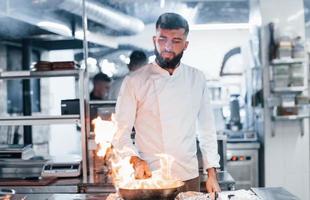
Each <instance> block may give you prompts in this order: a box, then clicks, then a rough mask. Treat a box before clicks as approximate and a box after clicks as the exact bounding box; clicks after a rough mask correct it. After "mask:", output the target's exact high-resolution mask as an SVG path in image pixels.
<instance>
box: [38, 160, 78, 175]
mask: <svg viewBox="0 0 310 200" xmlns="http://www.w3.org/2000/svg"><path fill="white" fill-rule="evenodd" d="M80 175H81V158H80V157H79V156H64V157H55V158H53V159H52V160H50V161H48V162H47V163H46V164H45V165H44V167H43V171H42V177H50V176H52V177H78V176H80Z"/></svg>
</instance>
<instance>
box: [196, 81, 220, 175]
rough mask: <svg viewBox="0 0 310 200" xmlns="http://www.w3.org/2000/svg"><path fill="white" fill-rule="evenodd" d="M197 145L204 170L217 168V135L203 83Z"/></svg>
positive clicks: (205, 86) (218, 159) (218, 158)
mask: <svg viewBox="0 0 310 200" xmlns="http://www.w3.org/2000/svg"><path fill="white" fill-rule="evenodd" d="M197 129H198V140H199V147H200V150H201V153H202V159H203V167H204V170H206V169H209V168H212V167H215V168H219V167H220V165H219V161H220V156H219V154H218V145H217V135H216V128H215V122H214V116H213V112H212V107H211V104H210V100H209V95H208V89H207V85H206V84H205V85H204V90H203V94H202V100H201V103H200V110H199V113H198V119H197Z"/></svg>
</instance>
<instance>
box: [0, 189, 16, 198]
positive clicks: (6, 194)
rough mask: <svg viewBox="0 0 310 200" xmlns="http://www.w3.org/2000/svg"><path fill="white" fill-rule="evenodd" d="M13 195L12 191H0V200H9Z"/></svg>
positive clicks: (13, 191)
mask: <svg viewBox="0 0 310 200" xmlns="http://www.w3.org/2000/svg"><path fill="white" fill-rule="evenodd" d="M13 194H15V190H13V189H0V200H1V199H3V200H9V199H11V197H12V195H13Z"/></svg>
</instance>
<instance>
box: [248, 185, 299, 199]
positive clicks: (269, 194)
mask: <svg viewBox="0 0 310 200" xmlns="http://www.w3.org/2000/svg"><path fill="white" fill-rule="evenodd" d="M251 190H252V191H253V192H254V193H255V194H256V195H257V196H258V197H259V198H261V199H266V200H267V199H268V200H298V199H299V198H297V197H296V196H294V195H293V194H291V193H289V192H288V191H287V190H285V189H284V188H282V187H269V188H251Z"/></svg>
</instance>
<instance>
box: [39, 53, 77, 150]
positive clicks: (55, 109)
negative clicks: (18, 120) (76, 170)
mask: <svg viewBox="0 0 310 200" xmlns="http://www.w3.org/2000/svg"><path fill="white" fill-rule="evenodd" d="M41 60H46V61H72V60H74V52H73V51H72V50H59V51H49V52H44V53H43V54H42V58H41ZM74 79H75V78H74V77H57V78H48V79H42V80H41V81H44V83H43V84H44V85H45V88H42V94H43V93H44V94H43V95H42V96H43V98H44V97H47V98H48V99H44V100H45V101H44V100H43V99H42V104H44V103H46V104H47V105H48V106H49V114H51V115H60V114H61V109H60V108H61V107H60V102H61V100H62V99H74V98H76V94H75V80H74ZM43 106H44V105H43ZM80 151H81V142H80V132H78V131H77V130H76V125H75V124H65V125H51V126H50V140H49V152H50V155H51V156H62V155H65V154H74V153H79V152H80Z"/></svg>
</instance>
